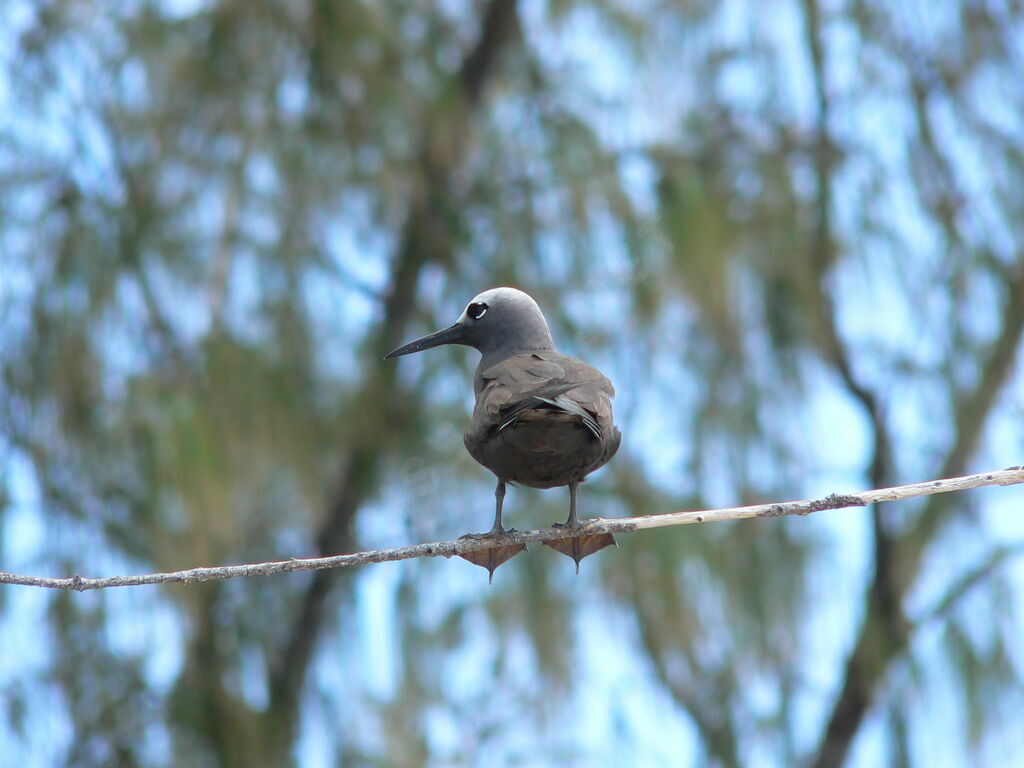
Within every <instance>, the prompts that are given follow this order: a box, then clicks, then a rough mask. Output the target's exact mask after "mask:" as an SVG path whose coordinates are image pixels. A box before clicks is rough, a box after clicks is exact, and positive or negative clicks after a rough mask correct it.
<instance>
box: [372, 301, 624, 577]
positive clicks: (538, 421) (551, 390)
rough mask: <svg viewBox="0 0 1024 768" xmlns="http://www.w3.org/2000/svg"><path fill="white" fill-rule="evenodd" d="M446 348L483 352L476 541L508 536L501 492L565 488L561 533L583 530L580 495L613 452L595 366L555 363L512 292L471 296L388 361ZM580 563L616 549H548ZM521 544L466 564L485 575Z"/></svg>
mask: <svg viewBox="0 0 1024 768" xmlns="http://www.w3.org/2000/svg"><path fill="white" fill-rule="evenodd" d="M442 344H464V345H467V346H470V347H475V348H476V349H477V350H479V351H480V353H481V358H480V364H479V365H478V366H477V369H476V375H475V376H474V379H473V390H474V392H475V393H476V406H475V407H474V409H473V420H472V423H471V425H470V427H469V430H468V431H467V432H466V434H465V438H464V441H465V444H466V449H467V450H468V451H469V453H470V455H472V457H473V458H474V459H476V460H477V461H478V462H480V463H481V464H483V465H484V466H485V467H487V469H489V470H491V472H493V473H494V474H495V475H496V476H497V478H498V485H497V488H496V489H495V491H494V496H495V513H494V526H493V527H492V528H491V530H490V531H488V532H487V533H485V534H470V535H471V536H480V537H497V536H500V535H501V534H503V533H505V529H504V527H503V526H502V524H501V506H502V502H503V501H504V498H505V485H506V483H513V484H517V483H518V484H521V485H528V486H530V487H531V488H554V487H557V486H563V485H567V486H569V517H568V519H567V520H566V521H565V523H564V527H565V528H567V529H570V530H572V529H575V528H578V527H580V522H579V519H578V518H577V515H576V489H577V487H578V486H579V484H580V483H581V482H583V480H584V479H585V478H586V476H587V475H589V474H590V473H591V472H593V471H594V470H595V469H597V468H598V467H601V466H603V465H604V464H605V463H607V461H608V460H609V459H611V457H612V456H614V455H615V452H616V451H617V450H618V448H619V441H620V440H621V438H622V435H621V433H620V432H619V430H618V428H617V427H616V426H615V424H614V422H613V419H612V397H613V396H614V395H615V388H614V387H613V386H612V383H611V382H610V381H609V380H608V378H607V377H606V376H605V375H604V374H602V373H601V372H600V371H599V370H597V369H596V368H594V367H593V366H590V365H587V364H586V363H584V362H583V361H582V360H577V359H576V358H575V357H569V356H568V355H563V354H560V353H559V352H557V351H556V350H555V344H554V341H552V339H551V331H550V330H549V329H548V324H547V321H546V320H545V319H544V315H543V314H542V313H541V311H540V307H538V306H537V302H536V301H534V300H533V299H532V298H531V297H530V296H529V295H527V294H526V293H523V292H522V291H520V290H518V289H516V288H508V287H504V288H492V289H490V290H487V291H484V292H483V293H480V294H478V295H476V296H474V297H473V300H472V301H470V302H469V304H468V305H467V306H466V309H465V310H464V311H463V313H462V315H460V316H459V319H458V320H456V321H455V323H454V324H453V325H451V326H449V327H448V328H445V329H443V330H440V331H437V332H435V333H432V334H430V335H428V336H424V337H423V338H421V339H417V340H416V341H413V342H410V343H409V344H406V345H405V346H402V347H399V348H398V349H396V350H395V351H394V352H391V353H390V354H388V355H387V358H392V357H399V356H401V355H408V354H412V353H413V352H420V351H422V350H424V349H430V348H431V347H437V346H440V345H442ZM546 543H547V544H549V545H550V546H552V547H553V548H555V549H557V550H558V551H560V552H563V553H564V554H566V555H568V556H570V557H572V558H573V560H575V561H576V569H577V571H578V570H579V562H580V560H581V559H582V558H583V557H586V556H587V555H589V554H592V553H593V552H596V551H597V550H599V549H602V548H603V547H606V546H608V545H609V544H614V543H615V540H614V539H613V538H612V536H611V535H610V534H590V535H586V536H582V535H577V536H571V537H567V538H565V539H556V540H554V541H550V542H546ZM525 548H526V547H525V546H524V545H522V544H515V545H508V546H504V547H497V546H496V547H494V548H492V549H491V550H486V551H485V552H484V553H472V554H470V555H467V556H466V559H468V560H470V561H471V562H474V563H476V564H477V565H482V566H484V567H485V568H487V569H488V571H490V572H491V574H492V576H493V573H494V568H496V567H497V566H498V565H500V564H501V563H502V562H504V561H505V560H507V559H508V558H510V557H512V556H513V555H515V554H517V553H518V552H520V551H522V550H524V549H525Z"/></svg>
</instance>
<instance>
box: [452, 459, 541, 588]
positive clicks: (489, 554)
mask: <svg viewBox="0 0 1024 768" xmlns="http://www.w3.org/2000/svg"><path fill="white" fill-rule="evenodd" d="M504 501H505V481H504V480H501V479H499V480H498V485H497V487H496V488H495V489H494V525H493V526H491V530H489V531H488V532H487V533H467V534H466V535H465V536H460V537H459V538H460V539H491V538H495V537H497V536H502V535H504V534H505V533H515V529H512V530H511V531H506V530H505V528H504V526H502V524H501V505H502V504H503V503H504ZM525 551H526V545H525V544H499V545H495V546H492V547H488V548H487V549H481V550H477V551H475V552H465V553H462V554H460V555H459V557H461V558H462V559H464V560H468V561H469V562H471V563H473V565H479V566H481V567H483V568H486V569H487V573H488V578H487V581H488V582H490V581H491V580H492V579H493V578H494V569H495V568H497V567H498V566H499V565H501V564H502V563H504V562H505V561H506V560H508V559H509V558H511V557H515V556H516V555H518V554H519V553H520V552H525Z"/></svg>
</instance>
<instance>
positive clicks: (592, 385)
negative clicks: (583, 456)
mask: <svg viewBox="0 0 1024 768" xmlns="http://www.w3.org/2000/svg"><path fill="white" fill-rule="evenodd" d="M614 394H615V388H614V387H613V386H612V384H611V382H610V381H608V379H607V378H606V377H605V376H604V374H602V373H601V372H600V371H598V370H597V369H596V368H594V367H593V366H590V365H587V364H586V363H584V362H583V361H582V360H577V359H576V358H573V357H568V356H566V355H560V354H558V353H557V352H532V353H526V354H522V355H516V356H514V357H510V358H507V359H505V360H502V361H501V362H500V363H497V364H496V365H493V366H491V367H490V368H488V369H487V370H485V371H483V372H482V373H481V377H480V381H479V382H478V391H477V400H476V408H475V409H474V412H473V431H474V433H476V434H478V435H480V436H481V437H482V436H483V434H484V433H490V432H494V431H498V430H500V429H502V428H504V427H505V426H508V425H509V424H511V423H513V422H514V421H515V419H516V418H518V417H519V416H520V415H521V414H523V413H525V412H526V411H532V410H535V409H545V410H555V411H562V412H564V413H567V414H572V415H574V416H577V417H578V418H579V419H580V420H581V421H582V422H583V423H584V424H585V425H586V426H587V428H588V429H590V430H591V431H592V432H593V433H594V435H595V436H596V437H598V438H601V437H602V435H603V434H607V431H608V430H610V429H612V428H613V427H612V409H611V398H612V397H613V396H614Z"/></svg>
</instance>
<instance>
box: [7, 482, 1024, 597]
mask: <svg viewBox="0 0 1024 768" xmlns="http://www.w3.org/2000/svg"><path fill="white" fill-rule="evenodd" d="M1020 483H1024V467H1009V468H1007V469H1002V470H997V471H995V472H983V473H980V474H976V475H965V476H963V477H951V478H946V479H943V480H929V481H928V482H924V483H912V484H910V485H897V486H893V487H892V488H877V489H872V490H868V491H858V492H856V493H843V494H838V493H833V494H831V495H830V496H826V497H824V498H822V499H812V500H801V501H783V502H776V503H773V504H754V505H751V506H746V507H725V508H722V509H709V510H699V511H692V512H690V511H687V512H664V513H661V514H656V515H643V516H641V517H629V518H601V517H598V518H594V519H592V520H589V521H587V522H586V523H584V525H583V528H582V529H581V531H580V532H581V533H585V534H596V533H632V532H634V531H641V530H646V529H648V528H665V527H668V526H674V525H691V524H694V523H711V522H718V521H721V520H743V519H747V518H752V517H785V516H788V515H809V514H811V513H812V512H821V511H823V510H826V509H842V508H844V507H865V506H868V505H869V504H877V503H878V502H881V501H900V500H902V499H912V498H915V497H918V496H932V495H935V494H939V493H954V492H957V491H966V490H969V489H971V488H982V487H986V486H993V485H1017V484H1020ZM566 537H567V533H566V530H565V528H556V527H552V528H542V529H540V530H536V531H516V532H510V533H507V534H506V535H504V536H501V537H498V538H494V539H475V538H474V539H456V540H454V541H434V542H429V543H426V544H415V545H412V546H408V547H391V548H388V549H373V550H367V551H364V552H353V553H352V554H348V555H333V556H331V557H310V558H292V559H290V560H276V561H273V562H266V563H247V564H244V565H219V566H210V567H203V568H189V569H188V570H184V571H172V572H169V573H145V574H139V575H136V576H106V577H102V578H85V577H82V576H78V575H76V576H72V577H70V578H65V579H61V578H47V577H44V576H28V575H22V574H17V573H7V572H4V571H0V584H20V585H22V586H29V587H46V588H48V589H73V590H77V591H79V592H82V591H85V590H89V589H106V588H108V587H134V586H140V585H143V584H168V583H182V584H194V583H198V582H203V581H213V580H223V579H234V578H238V577H241V576H270V575H273V574H276V573H289V572H293V571H319V570H325V569H328V568H343V567H347V566H354V565H367V564H369V563H386V562H392V561H395V560H410V559H413V558H419V557H451V556H452V555H462V554H466V553H468V552H478V551H480V550H483V549H487V548H488V547H492V546H495V545H496V544H501V545H507V544H530V543H536V542H544V541H552V540H554V539H564V538H566Z"/></svg>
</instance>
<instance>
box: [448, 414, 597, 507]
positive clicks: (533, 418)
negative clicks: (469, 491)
mask: <svg viewBox="0 0 1024 768" xmlns="http://www.w3.org/2000/svg"><path fill="white" fill-rule="evenodd" d="M465 443H466V448H467V450H468V451H469V453H470V455H471V456H472V457H473V458H474V459H476V460H477V461H478V462H480V463H481V464H483V465H484V466H485V467H487V468H488V469H489V470H491V471H492V472H493V473H494V474H495V475H497V476H498V477H499V478H501V479H502V480H505V481H507V482H513V483H520V484H522V485H527V486H530V487H533V488H554V487H556V486H560V485H567V484H569V483H571V482H577V481H580V480H582V479H583V478H584V477H585V476H586V475H587V474H588V473H590V472H592V471H593V470H594V469H596V468H597V467H599V466H600V465H601V464H603V463H604V461H602V460H601V459H602V455H603V452H604V448H603V446H602V441H601V440H599V439H597V438H596V437H595V436H594V434H593V433H592V432H591V431H590V430H589V429H588V428H587V427H586V425H584V423H583V420H582V419H581V418H580V417H579V416H577V415H575V414H570V413H564V412H559V411H552V410H547V409H539V408H538V409H530V410H525V411H521V412H520V413H518V414H517V415H516V417H515V419H513V420H512V421H511V422H509V423H508V424H506V425H504V426H502V427H501V428H500V429H499V428H493V429H491V430H486V431H480V430H470V431H469V432H467V433H466V436H465Z"/></svg>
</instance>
